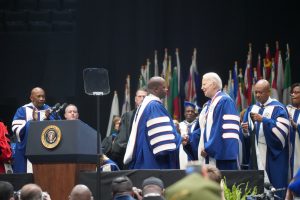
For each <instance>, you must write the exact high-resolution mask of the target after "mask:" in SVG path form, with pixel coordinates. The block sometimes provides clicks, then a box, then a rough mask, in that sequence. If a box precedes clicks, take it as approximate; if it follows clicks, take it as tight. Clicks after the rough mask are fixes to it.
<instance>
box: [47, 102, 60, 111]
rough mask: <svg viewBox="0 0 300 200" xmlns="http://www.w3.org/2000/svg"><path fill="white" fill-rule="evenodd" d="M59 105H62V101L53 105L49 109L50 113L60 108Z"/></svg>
mask: <svg viewBox="0 0 300 200" xmlns="http://www.w3.org/2000/svg"><path fill="white" fill-rule="evenodd" d="M59 106H60V103H56V104H55V105H54V106H53V107H51V108H50V109H49V110H50V113H52V112H54V111H56V110H57V109H59Z"/></svg>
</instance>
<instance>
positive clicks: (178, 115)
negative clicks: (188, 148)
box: [173, 48, 183, 121]
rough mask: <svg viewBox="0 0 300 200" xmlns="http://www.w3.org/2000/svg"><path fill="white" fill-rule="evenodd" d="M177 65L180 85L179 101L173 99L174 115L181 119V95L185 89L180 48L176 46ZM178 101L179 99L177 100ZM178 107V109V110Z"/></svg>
mask: <svg viewBox="0 0 300 200" xmlns="http://www.w3.org/2000/svg"><path fill="white" fill-rule="evenodd" d="M175 55H176V66H177V80H178V81H177V82H178V83H177V86H178V103H176V102H174V101H173V104H174V114H173V116H174V117H175V115H176V116H177V117H178V118H177V120H179V121H181V102H182V100H181V97H182V96H183V95H181V94H182V93H183V89H182V85H181V84H182V79H181V65H180V59H179V49H178V48H176V52H175ZM176 101H177V100H176ZM176 104H178V107H177V108H176V106H175V105H176ZM176 109H178V111H177V110H176Z"/></svg>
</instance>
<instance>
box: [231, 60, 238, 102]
mask: <svg viewBox="0 0 300 200" xmlns="http://www.w3.org/2000/svg"><path fill="white" fill-rule="evenodd" d="M232 80H233V82H232V84H233V96H234V99H233V100H234V101H236V98H237V96H238V91H239V81H238V64H237V61H235V62H234V69H233V71H232Z"/></svg>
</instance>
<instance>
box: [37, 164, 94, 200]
mask: <svg viewBox="0 0 300 200" xmlns="http://www.w3.org/2000/svg"><path fill="white" fill-rule="evenodd" d="M95 169H96V165H95V164H76V163H53V164H49V163H47V164H33V177H34V182H35V183H36V184H38V185H40V186H41V188H42V189H43V191H47V192H48V193H49V194H50V196H51V199H68V196H69V193H70V192H71V190H72V188H73V187H74V185H76V183H77V176H78V173H79V171H81V170H86V171H95Z"/></svg>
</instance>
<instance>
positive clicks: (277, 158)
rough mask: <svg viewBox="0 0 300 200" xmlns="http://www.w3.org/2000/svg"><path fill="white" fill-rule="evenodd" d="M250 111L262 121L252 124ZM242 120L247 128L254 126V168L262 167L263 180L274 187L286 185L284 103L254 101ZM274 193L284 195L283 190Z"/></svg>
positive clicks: (287, 158)
mask: <svg viewBox="0 0 300 200" xmlns="http://www.w3.org/2000/svg"><path fill="white" fill-rule="evenodd" d="M250 112H253V113H259V114H261V115H262V116H263V119H262V122H261V123H259V122H255V123H253V121H252V120H251V117H250ZM243 121H244V122H248V125H249V129H250V130H252V129H254V127H255V130H256V135H255V146H256V148H255V150H256V157H257V165H258V169H260V170H265V172H266V173H265V181H269V182H270V183H271V184H272V185H273V186H274V187H275V188H283V187H286V186H287V184H288V167H289V151H288V149H289V147H288V134H289V117H288V113H287V110H286V109H285V107H284V105H283V104H281V103H280V102H278V101H277V100H275V99H271V98H269V99H268V101H267V102H266V103H265V104H264V105H260V104H259V103H257V104H255V105H252V106H250V107H249V108H248V109H247V111H246V112H245V115H244V120H243ZM251 145H252V144H251ZM250 165H251V163H250ZM266 178H268V180H266ZM278 195H279V196H281V197H284V193H281V194H278Z"/></svg>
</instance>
